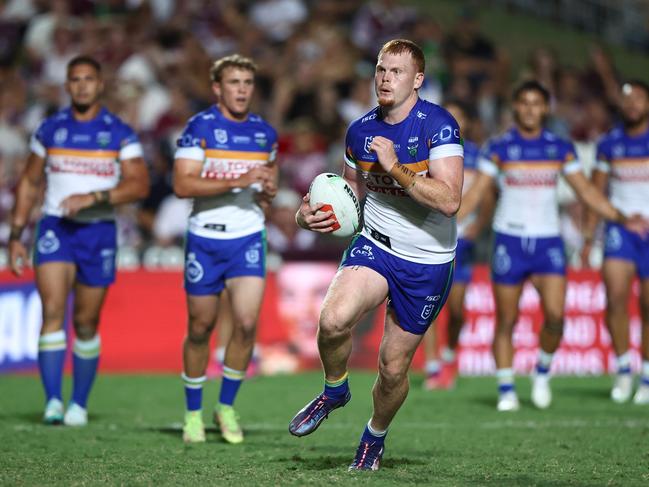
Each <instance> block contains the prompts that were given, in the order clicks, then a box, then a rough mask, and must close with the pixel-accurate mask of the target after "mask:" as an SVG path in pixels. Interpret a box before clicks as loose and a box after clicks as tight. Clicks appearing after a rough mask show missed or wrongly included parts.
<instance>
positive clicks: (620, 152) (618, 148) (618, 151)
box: [611, 144, 624, 157]
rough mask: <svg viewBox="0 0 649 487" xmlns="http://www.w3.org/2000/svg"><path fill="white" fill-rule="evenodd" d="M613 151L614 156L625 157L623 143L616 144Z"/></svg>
mask: <svg viewBox="0 0 649 487" xmlns="http://www.w3.org/2000/svg"><path fill="white" fill-rule="evenodd" d="M611 153H612V154H613V157H624V145H622V144H616V145H614V146H613V149H612V150H611Z"/></svg>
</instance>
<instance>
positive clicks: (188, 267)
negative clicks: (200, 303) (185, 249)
mask: <svg viewBox="0 0 649 487" xmlns="http://www.w3.org/2000/svg"><path fill="white" fill-rule="evenodd" d="M204 274H205V271H204V270H203V266H202V265H201V263H200V262H198V261H197V260H196V254H195V253H194V252H190V253H188V254H187V260H186V261H185V279H187V280H188V281H189V282H191V283H196V282H198V281H200V280H201V279H203V275H204Z"/></svg>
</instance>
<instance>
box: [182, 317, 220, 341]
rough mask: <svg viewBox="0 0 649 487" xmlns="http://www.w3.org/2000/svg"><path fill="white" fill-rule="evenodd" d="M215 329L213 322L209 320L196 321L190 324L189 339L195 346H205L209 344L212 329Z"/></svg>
mask: <svg viewBox="0 0 649 487" xmlns="http://www.w3.org/2000/svg"><path fill="white" fill-rule="evenodd" d="M213 328H214V324H213V322H210V321H208V320H201V319H194V320H191V321H190V322H189V330H188V333H187V339H188V340H189V341H190V342H191V343H193V344H195V345H203V344H205V343H207V342H209V339H210V335H211V333H212V329H213Z"/></svg>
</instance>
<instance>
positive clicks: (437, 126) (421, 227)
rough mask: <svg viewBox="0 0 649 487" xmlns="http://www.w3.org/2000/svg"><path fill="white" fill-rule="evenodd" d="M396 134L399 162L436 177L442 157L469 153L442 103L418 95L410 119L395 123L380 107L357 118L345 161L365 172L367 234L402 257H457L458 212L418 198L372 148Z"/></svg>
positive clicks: (434, 259)
mask: <svg viewBox="0 0 649 487" xmlns="http://www.w3.org/2000/svg"><path fill="white" fill-rule="evenodd" d="M375 136H382V137H385V138H387V139H390V140H391V141H392V142H393V144H394V149H395V152H396V154H397V157H398V159H399V162H400V163H401V164H403V165H405V166H406V167H408V169H411V170H412V171H414V172H416V173H417V174H419V175H421V176H424V177H430V175H429V172H428V169H429V167H431V166H433V165H434V164H437V161H436V160H437V159H441V158H443V157H451V156H463V154H464V151H463V147H462V142H461V139H460V129H459V127H458V125H457V122H456V121H455V119H454V118H453V117H452V116H451V115H450V114H449V113H448V112H447V111H446V110H444V109H443V108H442V107H440V106H438V105H435V104H434V103H430V102H427V101H424V100H421V99H420V100H418V101H417V103H416V104H415V106H414V107H413V109H412V110H411V111H410V113H409V114H408V116H407V117H406V119H405V120H403V121H401V122H399V123H397V124H394V125H391V124H388V123H385V122H384V121H383V120H382V119H381V111H380V108H379V107H376V108H374V109H373V110H372V111H370V112H369V113H367V114H366V115H365V116H364V117H361V118H359V119H358V120H356V121H354V122H352V124H351V125H350V127H349V129H348V130H347V138H346V141H345V145H346V152H345V163H346V164H347V165H348V166H350V167H351V168H353V169H356V170H357V171H360V172H361V174H362V175H363V178H364V180H365V187H366V189H367V199H366V201H365V207H364V226H363V230H362V234H363V235H365V236H366V237H367V238H369V239H371V240H372V241H374V242H375V243H376V244H377V245H378V246H379V247H381V248H383V249H384V250H386V251H387V252H390V253H392V254H394V255H396V256H398V257H401V258H403V259H406V260H409V261H412V262H420V263H424V264H442V263H445V262H449V261H451V260H452V259H453V257H454V256H455V247H456V245H457V225H456V223H455V217H451V218H449V217H446V216H444V215H443V214H442V213H440V212H438V211H434V210H430V209H429V208H425V207H424V206H422V205H420V204H419V203H417V202H416V201H415V200H413V199H412V198H410V196H409V195H408V193H406V191H405V190H404V189H403V188H402V187H401V186H400V185H399V184H398V183H397V182H396V181H395V180H394V179H393V178H392V177H391V176H390V175H389V174H387V173H386V172H385V170H384V169H383V168H382V167H381V165H380V164H379V162H378V159H377V156H376V153H375V152H373V151H370V150H369V146H370V143H371V142H372V138H373V137H375Z"/></svg>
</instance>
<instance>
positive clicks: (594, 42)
mask: <svg viewBox="0 0 649 487" xmlns="http://www.w3.org/2000/svg"><path fill="white" fill-rule="evenodd" d="M647 4H648V2H643V1H631V0H629V1H619V2H613V1H572V2H567V1H559V2H547V1H514V0H512V1H506V0H500V1H498V0H492V1H482V2H467V1H464V2H452V1H435V2H403V1H402V2H398V1H389V0H383V1H376V2H363V1H360V0H351V1H345V2H341V1H337V0H326V1H318V2H315V1H313V2H309V1H305V0H267V1H260V2H249V1H241V0H228V1H189V2H180V1H174V0H157V1H155V0H153V1H149V2H147V1H138V0H131V1H120V0H115V1H104V2H92V1H89V0H72V1H64V0H58V1H53V2H45V1H38V0H31V1H5V2H2V4H1V5H0V32H1V33H2V38H3V40H4V42H3V43H2V44H1V45H0V93H1V94H0V215H1V216H2V220H1V221H2V223H1V224H0V242H2V244H3V248H2V250H1V251H0V371H15V370H30V369H32V368H33V366H34V360H35V357H36V340H35V337H36V336H37V333H38V327H39V309H40V308H39V306H40V303H39V301H38V297H37V296H36V293H35V291H34V288H33V284H31V280H30V278H29V276H28V278H27V279H26V280H22V281H17V280H15V279H13V278H12V277H11V276H10V275H9V273H8V271H7V270H6V265H7V262H6V261H7V256H6V250H5V249H6V242H7V238H8V233H9V222H8V216H9V211H10V208H11V206H12V204H13V194H14V193H13V191H14V188H15V185H16V181H17V178H18V177H19V175H20V173H21V171H22V168H23V167H24V163H25V161H26V157H27V155H28V139H29V135H30V133H31V132H32V131H33V130H34V129H35V127H36V125H37V123H38V122H39V120H40V119H41V118H42V117H44V116H46V115H48V114H50V113H52V112H53V111H54V110H56V109H58V108H59V107H61V106H62V105H64V104H66V102H67V99H66V96H65V93H64V91H63V89H62V84H63V82H64V78H65V64H66V62H67V61H68V60H69V59H70V58H71V57H72V56H74V55H76V54H78V53H81V52H84V53H90V54H92V55H94V56H96V57H97V58H98V59H99V60H100V61H101V62H102V64H103V66H104V74H105V76H106V78H107V81H108V83H107V89H106V93H105V102H106V104H107V105H108V106H109V108H110V109H112V110H114V111H115V112H116V113H118V114H119V115H120V116H121V117H122V118H124V119H125V120H126V121H127V122H128V123H130V124H131V125H132V126H133V127H134V128H135V129H136V130H137V132H138V133H139V135H140V137H141V139H142V141H143V143H144V146H145V150H146V152H145V157H146V160H147V162H148V164H149V169H150V174H151V179H152V192H151V195H150V196H149V197H148V198H147V200H146V201H144V202H142V203H141V204H137V205H129V206H125V207H122V208H120V209H119V216H118V224H119V245H120V251H119V256H118V259H119V267H120V269H121V272H120V274H119V277H118V280H117V284H116V285H115V287H114V288H113V289H111V291H110V293H109V298H108V302H107V305H106V307H105V311H104V313H103V317H102V330H101V333H102V338H103V340H104V354H103V357H102V363H101V367H102V370H104V371H119V372H145V371H165V372H169V371H178V370H179V369H180V353H179V347H178V344H179V343H180V341H181V339H182V336H183V334H184V326H185V323H184V322H185V318H184V299H183V294H182V291H181V272H180V270H181V266H182V238H183V233H184V230H185V228H184V224H185V217H186V215H187V212H188V202H187V201H182V200H178V199H177V198H175V197H174V196H173V194H172V191H171V182H170V173H171V166H172V163H173V147H174V142H175V139H176V137H177V136H178V134H179V132H180V130H181V129H182V127H183V125H184V123H185V121H186V120H187V118H188V117H189V116H190V115H191V114H192V113H194V112H196V111H198V110H201V109H203V108H204V107H206V106H208V105H209V104H211V103H212V102H213V100H212V94H211V91H210V88H209V83H208V78H207V72H208V69H209V66H210V63H211V61H212V60H213V59H215V58H217V57H219V56H221V55H224V54H227V53H230V52H233V51H238V52H241V53H243V54H246V55H249V56H251V57H253V58H254V59H255V60H257V62H258V63H259V66H260V71H259V75H258V81H259V82H258V89H257V94H256V99H255V103H254V111H256V112H258V113H260V114H262V115H263V116H264V117H265V118H266V119H268V120H269V121H270V122H271V123H272V124H273V125H274V126H275V127H277V129H278V131H279V133H280V164H281V186H282V190H281V191H280V194H279V195H278V198H277V199H276V202H275V204H274V206H273V209H272V213H271V216H270V221H269V228H268V236H269V248H270V250H271V252H272V256H271V258H270V259H269V271H270V277H269V286H268V292H267V296H266V299H265V302H264V310H263V313H262V317H261V323H260V347H259V365H260V367H261V371H262V372H266V373H274V372H292V371H296V370H301V369H304V368H310V367H313V366H317V364H318V361H317V355H316V350H315V348H314V346H315V344H314V334H315V327H316V323H317V314H318V307H319V304H320V302H321V300H322V297H323V293H324V291H325V290H326V287H327V284H328V283H329V281H330V278H331V276H332V275H333V272H334V271H335V267H336V261H337V259H338V258H339V256H340V253H341V251H342V249H343V248H344V245H345V241H342V240H340V239H333V238H326V237H316V236H315V235H313V234H310V233H309V232H306V231H302V230H299V229H297V228H295V225H294V223H293V214H294V211H295V208H296V207H297V205H298V202H299V196H300V195H301V194H303V193H304V192H305V191H306V188H307V187H308V184H309V182H310V181H311V179H312V178H313V177H314V176H315V175H316V174H318V173H320V172H323V171H334V172H338V171H339V170H340V164H341V154H342V150H341V148H342V138H343V137H344V132H345V128H346V126H347V124H348V123H349V122H350V121H351V120H353V119H354V118H356V117H358V116H359V115H362V114H363V113H364V112H365V111H366V110H367V109H368V108H369V107H371V106H372V104H373V95H372V83H371V78H372V71H373V63H374V60H375V56H376V52H377V50H378V47H379V46H380V45H381V44H382V43H383V41H385V40H386V39H389V38H393V37H397V36H404V37H409V38H412V39H414V40H415V41H417V42H418V43H419V44H420V45H421V46H422V47H423V48H424V50H425V53H426V61H427V78H426V79H427V81H426V85H425V87H424V89H423V90H422V96H423V97H426V98H427V99H430V100H432V101H435V102H441V101H442V100H443V99H444V97H452V98H455V99H459V100H462V101H464V102H466V103H467V104H468V106H470V107H471V110H472V113H471V115H472V126H471V129H470V131H469V133H467V134H466V136H467V138H469V139H472V140H474V141H476V142H478V143H481V142H484V141H485V140H486V139H487V138H488V137H489V136H491V135H493V134H496V133H498V132H500V131H501V130H502V129H503V128H504V127H506V126H507V125H508V124H509V123H510V122H511V115H510V112H509V110H508V108H507V102H508V94H509V92H510V89H511V87H512V85H513V84H515V83H516V82H518V81H520V80H522V79H526V78H530V77H535V78H537V79H539V80H541V81H542V82H543V83H544V84H545V85H546V86H547V87H548V88H549V89H550V91H551V93H552V105H553V109H554V114H553V116H552V118H551V119H550V120H549V124H550V126H551V128H552V129H553V130H555V131H557V132H558V133H560V134H561V135H563V136H566V137H570V138H572V139H573V140H574V141H575V143H576V144H577V147H578V152H579V154H580V158H581V160H582V161H583V163H584V167H585V168H586V170H589V168H590V167H591V166H592V163H593V159H594V144H595V141H596V140H597V138H598V137H599V136H600V135H602V134H603V133H604V132H605V131H606V130H607V129H608V128H610V127H611V125H612V124H614V123H615V121H616V110H615V105H616V96H617V86H618V83H619V81H620V80H622V79H624V78H626V77H643V76H645V77H646V73H647V72H649V61H648V60H647V58H646V52H647V50H649V35H648V34H647V30H646V24H647ZM560 195H561V203H562V230H563V235H564V238H565V241H566V247H567V250H568V253H569V256H570V262H571V263H572V265H573V272H572V273H571V281H570V285H569V291H568V318H567V326H566V335H565V339H564V342H563V345H562V348H561V351H560V352H559V355H558V357H557V360H556V361H555V364H554V367H555V372H557V373H570V374H601V373H604V372H606V371H607V370H609V368H610V366H611V364H612V361H611V356H610V353H611V352H610V346H609V345H610V344H609V338H608V334H607V332H606V331H605V330H604V328H603V324H602V310H603V306H604V302H605V297H604V294H603V287H602V285H601V283H600V281H599V278H598V275H597V272H596V271H593V270H579V266H580V264H581V263H580V261H579V249H580V247H581V244H582V240H581V235H580V221H581V206H580V205H579V203H578V202H576V201H575V199H574V196H573V195H572V194H571V192H570V190H569V189H568V188H567V187H566V186H565V185H562V187H561V190H560ZM37 216H38V215H37V214H35V215H34V218H35V219H36V218H37ZM32 230H33V227H32ZM28 233H29V232H28ZM29 237H30V236H29V235H28V236H27V238H29ZM489 240H490V235H489V231H485V232H484V234H483V235H482V236H481V238H480V244H479V247H478V260H479V261H481V262H485V260H486V256H487V255H488V248H489ZM600 261H601V245H600V246H599V247H598V246H596V248H595V251H594V252H593V254H592V255H591V262H592V264H593V265H594V266H595V267H597V266H598V265H599V263H600ZM3 268H4V269H5V270H4V271H3V270H2V269H3ZM296 284H299V286H298V285H296ZM636 292H637V289H636ZM161 303H164V305H161ZM522 308H523V310H524V314H523V316H522V317H521V320H520V322H519V324H518V327H517V332H516V336H515V343H516V346H517V356H516V364H515V366H516V369H517V371H518V372H528V371H529V370H530V368H531V367H532V364H533V353H534V352H533V351H534V349H535V347H536V336H535V333H534V331H535V330H537V329H538V327H539V325H540V322H541V316H540V314H539V309H538V297H537V296H536V293H535V291H534V290H533V289H532V288H531V287H528V288H527V289H526V291H525V296H524V299H523V303H522ZM467 309H468V311H469V313H468V324H467V326H466V328H465V331H464V333H463V335H462V339H461V346H462V351H461V354H460V368H461V371H462V372H463V373H464V374H473V375H480V374H487V373H490V372H492V370H493V362H492V360H491V357H490V354H489V344H490V342H491V337H492V333H493V300H492V297H491V290H490V286H489V284H488V273H487V271H486V267H485V265H484V264H482V265H480V266H478V270H477V272H476V277H475V279H474V282H473V283H472V285H471V287H470V289H469V293H468V299H467ZM380 321H381V318H380V312H379V313H377V314H375V315H372V316H369V317H367V318H366V319H365V320H364V321H363V323H362V324H361V326H360V327H359V329H358V330H357V337H356V343H355V345H356V353H355V355H354V360H355V365H356V366H362V367H366V366H367V367H373V365H374V363H375V357H376V349H377V346H378V340H379V339H380V335H381V326H380ZM441 321H443V320H441ZM631 326H632V333H631V337H632V342H633V346H634V349H635V350H637V345H638V343H639V339H640V336H639V335H640V333H639V330H640V323H639V317H638V312H637V309H635V308H633V309H632V323H631ZM152 328H155V329H156V340H155V341H153V342H147V343H146V345H142V342H143V341H144V338H145V337H146V336H147V334H148V333H150V332H151V329H152ZM127 335H128V336H133V337H134V340H124V337H125V336H127ZM137 337H141V339H139V338H137ZM134 342H137V343H138V345H137V347H136V346H133V345H132V344H133V343H134ZM415 363H416V365H420V364H421V356H418V357H417V358H416V362H415ZM639 363H640V358H639V355H638V354H637V352H636V353H635V354H634V367H635V368H637V367H638V366H639Z"/></svg>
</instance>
